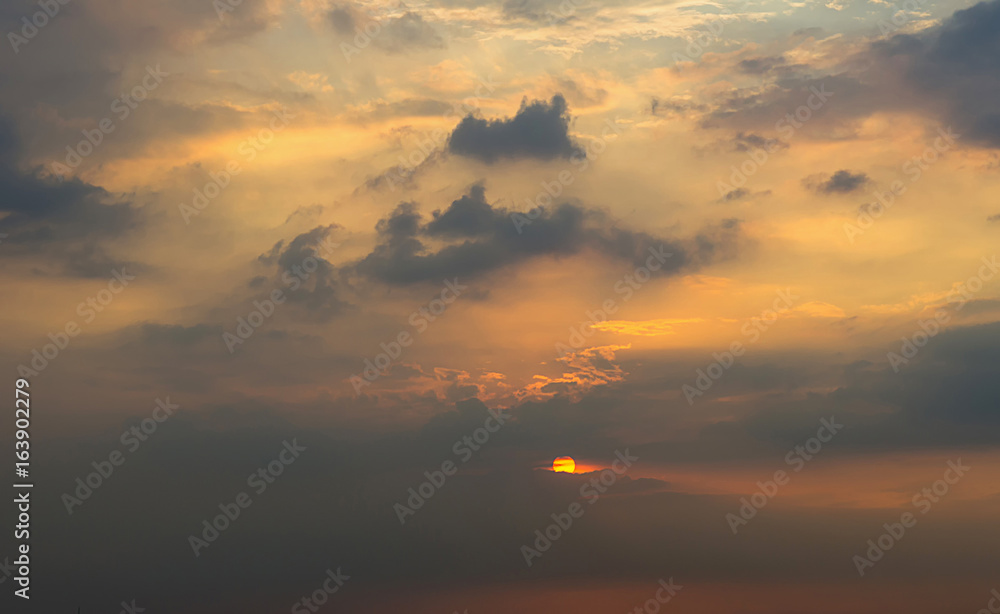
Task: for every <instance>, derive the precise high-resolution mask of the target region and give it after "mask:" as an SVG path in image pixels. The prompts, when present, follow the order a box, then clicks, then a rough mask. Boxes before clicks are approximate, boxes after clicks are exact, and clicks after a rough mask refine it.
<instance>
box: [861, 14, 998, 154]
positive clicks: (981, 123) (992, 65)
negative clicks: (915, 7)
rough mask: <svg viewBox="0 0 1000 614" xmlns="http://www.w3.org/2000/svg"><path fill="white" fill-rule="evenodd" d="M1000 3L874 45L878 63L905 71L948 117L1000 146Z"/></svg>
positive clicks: (970, 135) (965, 133) (962, 130)
mask: <svg viewBox="0 0 1000 614" xmlns="http://www.w3.org/2000/svg"><path fill="white" fill-rule="evenodd" d="M998 52H1000V1H998V0H992V1H991V2H980V3H979V4H976V5H975V6H972V7H970V8H968V9H964V10H960V11H956V12H955V14H954V15H952V16H951V17H950V18H948V19H946V20H945V21H944V22H943V23H942V24H941V25H940V26H938V27H936V28H931V29H929V30H926V31H924V32H921V33H919V34H916V35H910V34H901V35H897V36H894V37H892V38H891V39H889V40H888V41H884V42H878V43H875V44H874V45H873V57H874V59H875V60H876V61H882V62H886V63H887V64H888V65H889V66H893V67H898V66H900V65H901V63H902V66H903V67H904V69H905V74H906V78H907V81H908V82H909V84H910V85H911V86H912V87H913V88H915V89H916V90H917V91H918V92H920V93H921V94H922V95H923V96H924V97H926V96H930V97H931V98H932V99H938V100H939V101H940V102H941V103H942V105H943V106H944V107H945V111H944V113H945V121H948V122H951V123H952V125H953V126H954V127H955V129H956V130H957V131H958V132H960V133H962V134H963V137H967V138H968V139H970V140H971V141H974V142H977V143H980V144H983V145H988V146H991V147H996V146H998V145H1000V103H998V100H1000V69H998V67H997V64H996V62H994V61H993V58H995V57H996V56H997V54H998Z"/></svg>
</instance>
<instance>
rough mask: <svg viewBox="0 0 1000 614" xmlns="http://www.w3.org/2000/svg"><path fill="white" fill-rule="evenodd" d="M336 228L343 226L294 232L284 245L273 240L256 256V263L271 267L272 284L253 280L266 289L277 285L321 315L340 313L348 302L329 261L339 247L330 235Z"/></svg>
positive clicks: (321, 317) (303, 305) (318, 227)
mask: <svg viewBox="0 0 1000 614" xmlns="http://www.w3.org/2000/svg"><path fill="white" fill-rule="evenodd" d="M338 230H342V228H341V227H340V226H338V225H337V224H329V225H325V226H317V227H315V228H313V229H312V230H310V231H308V232H304V233H301V234H299V235H297V236H296V237H295V238H294V239H292V240H291V241H289V242H288V244H287V245H286V244H285V242H284V240H281V241H278V242H277V243H275V244H274V246H273V247H272V248H271V249H270V250H269V251H268V252H267V253H264V254H261V255H260V256H258V257H257V262H258V263H260V264H262V265H264V266H265V267H274V269H275V273H274V276H273V281H274V283H273V285H271V286H268V285H267V284H265V283H256V284H255V285H256V287H261V288H264V289H266V290H267V293H270V292H271V289H273V288H278V289H280V290H282V291H283V292H284V293H285V294H286V295H287V297H288V300H289V301H290V302H292V303H294V304H298V305H301V306H302V307H304V308H305V309H306V310H307V311H308V312H310V313H312V314H314V315H315V316H316V317H319V318H320V319H325V318H328V317H330V316H332V315H335V314H338V313H341V312H342V311H343V310H344V309H346V308H348V307H349V304H348V303H347V302H346V301H345V300H343V299H342V295H343V293H344V288H343V287H342V284H341V282H340V279H339V273H338V271H337V268H336V267H335V266H334V265H333V264H331V263H330V259H334V258H335V257H336V251H335V250H336V249H337V248H338V247H339V243H337V242H336V241H334V238H333V235H334V234H335V233H336V231H338ZM307 261H308V262H307ZM255 279H256V278H255Z"/></svg>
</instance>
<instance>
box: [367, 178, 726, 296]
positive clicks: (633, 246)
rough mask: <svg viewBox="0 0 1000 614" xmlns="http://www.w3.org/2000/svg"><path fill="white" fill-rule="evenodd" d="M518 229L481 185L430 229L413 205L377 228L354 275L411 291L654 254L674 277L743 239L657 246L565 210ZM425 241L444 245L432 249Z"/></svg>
mask: <svg viewBox="0 0 1000 614" xmlns="http://www.w3.org/2000/svg"><path fill="white" fill-rule="evenodd" d="M522 217H523V216H522ZM516 221H517V220H516V219H514V218H512V212H510V211H508V210H506V209H504V208H499V207H494V206H492V205H490V204H489V203H488V202H487V201H486V191H485V189H484V188H483V187H482V186H481V185H476V186H473V187H472V188H470V190H469V192H468V193H467V194H466V195H464V196H462V197H461V198H459V199H458V200H455V201H454V202H452V203H451V205H450V206H449V207H448V208H447V209H445V210H444V211H435V212H434V213H433V218H432V219H431V220H430V221H428V222H426V223H425V222H424V218H423V216H422V215H421V214H420V212H419V211H418V208H417V205H416V204H415V203H411V202H407V203H402V204H400V205H399V206H397V207H396V209H395V211H393V212H392V214H391V215H390V216H389V217H387V218H384V219H382V220H381V221H380V222H379V223H378V225H377V227H376V229H377V231H378V235H379V243H378V245H376V246H375V248H374V250H372V252H371V253H370V254H368V255H367V256H365V257H364V258H363V259H361V260H360V261H358V262H357V263H355V264H354V265H353V267H352V268H353V269H354V271H355V272H357V273H359V274H361V275H363V276H365V277H368V278H370V279H373V280H377V281H380V282H382V283H387V284H392V285H406V284H412V283H418V282H427V281H433V282H440V281H441V280H442V279H446V278H453V277H458V278H459V279H468V278H472V277H477V276H480V275H485V274H488V273H490V272H493V271H497V270H499V269H502V268H505V267H508V266H512V265H515V264H518V263H520V262H524V261H526V260H528V259H531V258H537V257H542V256H571V255H575V254H578V253H581V252H583V251H584V250H591V251H594V252H596V253H599V254H601V255H603V256H604V257H607V258H612V259H616V260H624V261H626V262H632V263H634V264H635V265H636V266H639V265H642V264H644V263H645V262H646V260H647V259H648V258H649V257H650V254H651V253H652V252H656V253H671V254H673V255H672V256H670V257H667V258H665V261H664V262H663V265H662V269H661V270H660V272H659V274H660V275H671V274H676V273H677V272H678V271H680V270H682V269H684V268H687V267H691V266H696V265H698V264H701V263H704V262H707V261H710V260H713V259H715V258H719V257H724V256H725V255H731V253H732V251H733V250H734V249H735V243H736V240H737V237H738V235H739V224H738V222H736V221H733V220H730V221H727V222H725V223H724V224H722V225H721V226H719V227H717V228H714V229H711V230H710V231H707V232H705V233H702V234H700V235H699V236H698V237H696V238H695V239H692V240H690V241H681V240H678V239H668V238H659V237H654V236H652V235H649V234H646V233H642V232H635V231H630V230H623V229H619V228H616V227H615V226H614V225H613V223H612V220H610V219H609V218H608V217H607V215H606V214H604V213H601V212H599V211H594V210H588V209H584V208H583V207H580V206H578V205H572V204H568V203H566V204H561V205H559V206H556V207H554V208H552V209H551V210H545V211H543V212H541V213H540V214H539V216H538V217H537V218H536V219H534V220H531V221H530V223H526V224H523V225H519V224H517V223H515V222H516ZM427 240H433V241H434V243H438V242H439V241H441V240H444V241H447V243H446V244H445V245H443V246H440V247H436V248H432V247H429V246H428V245H427V244H425V241H427Z"/></svg>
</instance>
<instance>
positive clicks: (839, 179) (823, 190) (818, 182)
mask: <svg viewBox="0 0 1000 614" xmlns="http://www.w3.org/2000/svg"><path fill="white" fill-rule="evenodd" d="M869 181H870V179H869V178H868V175H866V174H865V173H862V172H857V173H852V172H851V171H849V170H839V171H837V172H836V173H834V174H833V175H830V176H825V175H823V176H813V177H808V178H806V179H805V180H804V183H805V184H806V186H808V187H809V188H810V189H812V190H815V191H816V192H819V193H820V194H849V193H851V192H854V191H856V190H859V189H861V188H862V187H864V186H865V184H867V183H868V182H869Z"/></svg>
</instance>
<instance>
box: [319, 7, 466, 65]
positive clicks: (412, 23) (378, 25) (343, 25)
mask: <svg viewBox="0 0 1000 614" xmlns="http://www.w3.org/2000/svg"><path fill="white" fill-rule="evenodd" d="M327 21H328V22H329V24H330V26H331V27H332V28H333V30H334V32H335V33H336V34H337V35H338V36H340V37H341V38H343V39H344V40H345V41H347V42H349V43H350V42H353V41H354V39H355V37H356V36H357V35H358V34H359V33H364V35H365V36H367V37H368V38H369V39H370V40H371V44H372V45H373V46H375V47H377V48H379V49H381V50H382V51H385V52H386V53H390V54H399V53H405V52H407V51H410V50H413V49H444V48H445V47H446V46H447V45H446V44H445V41H444V39H443V38H442V37H441V35H440V34H439V33H438V32H437V30H436V29H435V28H434V26H432V25H431V24H429V23H427V22H426V21H425V20H424V18H423V17H422V16H421V15H420V14H419V13H415V12H413V11H406V12H405V13H403V14H402V15H398V16H395V17H390V16H377V15H372V14H368V15H366V14H365V13H363V12H361V11H360V10H359V9H358V8H356V7H354V6H352V5H347V4H341V5H336V6H334V7H333V8H332V9H330V11H329V12H328V13H327Z"/></svg>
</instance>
